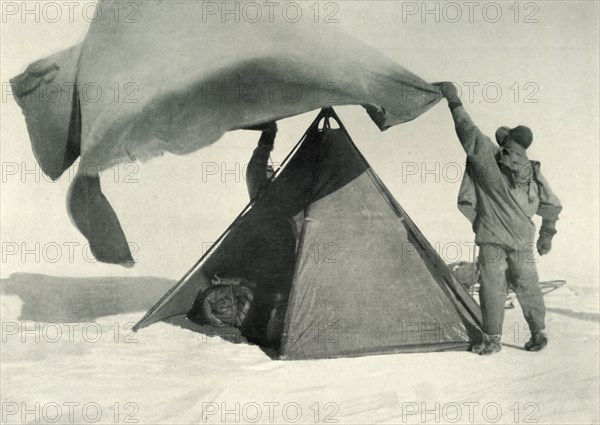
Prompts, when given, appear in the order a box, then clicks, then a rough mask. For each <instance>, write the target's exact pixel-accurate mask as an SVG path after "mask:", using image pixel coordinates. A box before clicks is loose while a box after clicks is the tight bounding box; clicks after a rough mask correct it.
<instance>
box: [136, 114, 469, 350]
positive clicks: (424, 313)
mask: <svg viewBox="0 0 600 425" xmlns="http://www.w3.org/2000/svg"><path fill="white" fill-rule="evenodd" d="M329 116H332V117H333V118H332V119H336V120H337V121H338V122H339V118H337V116H336V115H335V112H333V110H331V109H325V110H323V111H322V112H321V114H320V115H319V117H318V118H317V119H316V120H315V122H314V123H313V125H312V126H311V127H310V128H309V130H308V131H307V133H306V135H305V137H304V139H303V141H302V142H301V143H300V145H299V147H298V148H297V150H296V151H295V152H294V153H293V155H292V157H291V159H290V160H289V162H288V163H287V164H286V165H285V166H284V168H283V170H282V171H281V172H280V173H279V174H278V175H277V177H276V178H275V180H274V181H273V182H272V183H271V185H270V186H269V187H268V188H267V189H266V190H265V191H264V192H263V194H262V195H261V196H260V197H259V198H258V200H257V201H255V203H254V204H253V205H250V206H249V208H247V210H246V211H245V212H243V213H242V214H241V215H240V217H239V218H238V219H237V220H236V221H235V222H234V223H233V224H232V225H231V226H230V228H229V230H228V231H227V232H226V233H225V234H224V237H223V238H222V239H221V240H220V242H218V243H217V244H215V246H214V249H213V250H212V251H210V252H209V253H207V255H206V256H205V257H204V258H203V259H201V260H200V261H199V262H198V263H197V264H196V265H195V266H194V267H193V268H192V269H191V270H190V272H189V273H188V274H187V275H186V276H185V277H184V278H183V279H182V280H181V281H180V282H179V283H178V284H177V285H175V286H174V287H173V288H172V289H171V291H169V292H168V293H167V294H166V295H165V296H164V297H163V298H162V299H161V300H160V301H159V302H158V303H157V304H156V305H155V306H154V307H153V308H152V309H150V311H149V312H148V313H147V314H146V316H145V317H144V318H143V319H142V320H141V321H140V322H139V323H138V324H137V325H136V327H135V329H136V330H139V329H141V328H143V327H145V326H148V325H150V324H152V323H155V322H157V321H160V320H164V319H169V318H173V317H176V316H180V315H186V314H188V313H189V312H190V310H191V309H192V306H193V304H194V300H195V298H196V296H197V294H198V293H199V292H200V291H202V290H204V289H205V288H207V287H208V285H209V284H210V279H211V277H212V276H213V275H214V274H216V273H222V272H223V271H227V270H230V269H232V268H233V269H234V270H235V272H243V270H244V269H246V268H248V267H250V268H251V267H252V265H253V264H256V261H255V260H256V256H257V255H260V254H257V253H256V251H257V250H256V247H257V242H256V241H257V240H260V238H258V239H257V238H256V237H255V235H256V234H259V233H260V232H261V231H264V232H269V230H268V229H265V228H264V227H262V226H263V224H264V223H271V222H276V220H280V222H284V221H287V222H288V223H292V224H290V226H293V227H295V231H297V232H298V238H297V248H296V250H295V255H293V257H292V259H291V260H290V259H289V258H285V257H289V255H286V254H283V252H288V253H289V252H290V251H289V249H288V250H285V249H284V250H279V249H275V250H273V252H275V253H278V254H277V255H275V254H273V257H271V258H272V262H271V264H273V266H274V267H275V268H277V267H281V265H282V264H284V265H286V266H284V267H287V265H289V266H291V267H292V270H293V274H292V275H290V276H289V277H287V279H289V284H290V286H291V294H290V297H289V300H288V305H287V311H286V315H285V324H284V330H283V335H282V338H281V342H280V344H279V352H278V357H279V358H281V359H308V358H323V357H325V358H329V357H342V356H357V355H366V354H380V353H386V352H412V351H440V350H452V349H466V348H467V347H468V345H469V344H470V343H472V342H473V340H477V339H478V338H479V337H480V332H481V331H480V323H481V319H480V310H479V306H478V305H477V304H476V303H475V301H474V300H473V299H472V298H471V296H470V295H469V294H468V293H467V292H466V291H465V290H464V288H463V287H462V286H461V285H460V284H458V283H457V282H456V281H455V280H454V279H453V277H452V275H451V273H450V270H449V269H448V267H447V266H446V264H445V263H444V262H443V260H442V259H441V258H440V257H439V255H438V254H437V253H436V252H435V251H434V249H433V248H432V247H431V245H430V244H429V243H428V242H427V240H426V239H425V238H424V236H423V235H422V234H421V232H420V231H419V229H418V228H417V227H416V226H415V224H414V223H413V222H412V220H411V219H410V218H409V217H408V215H407V214H406V212H405V211H404V210H403V209H402V208H401V206H400V205H399V204H398V203H397V202H396V200H395V199H394V198H393V196H392V195H391V194H390V193H389V191H388V190H387V189H386V188H385V186H384V185H383V183H382V182H381V181H380V180H379V178H378V177H377V175H376V174H375V172H374V171H373V170H372V169H371V168H370V166H369V165H368V163H367V162H366V160H365V159H364V158H363V157H362V155H361V154H360V152H359V151H358V149H357V148H356V146H355V145H354V144H353V142H352V141H351V139H350V137H349V135H348V133H347V132H346V130H345V128H344V127H343V126H341V128H339V129H333V128H328V127H327V126H325V127H324V128H323V129H319V127H318V122H319V121H321V120H328V119H329V118H328V117H329ZM284 227H285V226H284ZM284 239H285V238H284ZM287 241H288V242H289V239H287ZM258 244H260V242H258ZM271 248H272V246H271ZM232 252H234V253H236V254H238V255H232V254H231V253H232ZM278 276H280V278H281V279H282V281H285V280H286V278H285V277H283V275H282V274H281V273H280V274H278ZM259 284H260V283H259Z"/></svg>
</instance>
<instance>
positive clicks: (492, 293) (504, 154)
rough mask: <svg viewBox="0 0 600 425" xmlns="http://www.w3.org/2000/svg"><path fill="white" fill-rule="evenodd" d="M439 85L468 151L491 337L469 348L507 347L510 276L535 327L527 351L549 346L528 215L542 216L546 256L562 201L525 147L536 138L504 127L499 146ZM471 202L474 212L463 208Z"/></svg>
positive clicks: (540, 246)
mask: <svg viewBox="0 0 600 425" xmlns="http://www.w3.org/2000/svg"><path fill="white" fill-rule="evenodd" d="M440 87H441V90H442V94H443V95H444V97H445V98H446V99H447V100H448V106H449V108H450V110H451V112H452V117H453V119H454V123H455V127H456V134H457V135H458V139H459V141H460V143H461V144H462V146H463V149H464V150H465V152H466V153H467V161H468V163H469V167H468V169H469V175H468V176H467V177H468V178H469V179H470V180H471V182H470V185H471V187H472V198H471V199H470V201H469V200H467V201H466V203H467V204H468V205H467V208H466V210H465V208H464V207H465V205H463V208H461V210H462V211H463V213H465V215H467V217H469V219H470V220H471V222H472V223H473V231H474V232H475V243H476V244H477V245H478V246H479V248H480V249H479V265H480V270H481V289H480V301H481V310H482V314H483V326H484V331H485V334H486V335H485V338H484V341H483V342H482V343H481V344H479V345H476V346H474V347H473V348H472V351H473V352H474V353H477V354H481V355H489V354H493V353H497V352H498V351H500V350H501V349H502V343H501V337H502V324H503V321H504V301H505V299H506V293H507V282H510V283H511V284H512V285H513V286H514V290H515V293H516V295H517V299H518V300H519V303H520V304H521V308H522V309H523V315H524V316H525V320H526V321H527V323H528V324H529V329H530V330H531V339H530V340H529V341H528V342H527V343H526V344H525V349H526V350H527V351H539V350H541V349H543V348H544V347H545V346H546V345H547V343H548V338H547V336H546V334H545V332H544V330H545V323H544V318H545V312H546V309H545V306H544V299H543V296H542V292H541V290H540V286H539V281H538V273H537V269H536V265H535V261H536V260H535V259H534V247H533V241H534V238H535V225H534V223H533V221H532V219H531V218H532V217H533V216H534V215H535V214H538V215H540V216H541V217H542V226H541V228H540V232H539V238H538V240H537V250H538V252H539V254H540V255H545V254H547V253H548V252H550V249H551V248H552V237H553V236H554V235H555V234H556V227H555V223H556V221H557V220H558V215H559V213H560V211H561V210H562V206H561V204H560V201H559V199H558V198H557V197H556V195H554V193H552V190H551V189H550V186H549V185H548V182H547V181H546V179H545V178H544V177H543V176H542V175H541V173H540V163H539V162H536V161H530V160H529V159H528V158H527V153H526V150H527V148H528V147H529V146H530V145H531V143H532V141H533V134H532V132H531V130H530V129H529V128H527V127H525V126H518V127H515V128H513V129H509V128H508V127H501V128H500V129H498V131H497V132H496V140H497V141H498V143H499V145H500V146H497V145H495V144H494V143H493V142H492V141H491V140H490V138H489V137H487V136H485V135H484V134H483V133H482V132H481V131H480V130H479V128H478V127H477V126H476V125H475V124H474V123H473V121H472V120H471V117H470V116H469V114H468V113H467V111H466V110H465V108H464V107H463V106H462V103H461V101H460V98H459V96H458V93H457V90H456V87H455V86H454V85H453V84H452V83H450V82H444V83H441V84H440ZM463 186H464V185H463ZM463 189H464V187H463V188H461V192H462V191H463ZM467 191H468V190H467ZM468 207H470V209H471V213H468V212H466V211H468V210H469V208H468Z"/></svg>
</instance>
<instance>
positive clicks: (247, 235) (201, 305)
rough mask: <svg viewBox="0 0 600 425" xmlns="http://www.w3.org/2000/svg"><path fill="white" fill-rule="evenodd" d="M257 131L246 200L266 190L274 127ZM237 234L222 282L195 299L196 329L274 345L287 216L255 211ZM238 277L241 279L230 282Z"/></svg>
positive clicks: (286, 270) (288, 252) (289, 258)
mask: <svg viewBox="0 0 600 425" xmlns="http://www.w3.org/2000/svg"><path fill="white" fill-rule="evenodd" d="M248 130H259V131H262V134H261V137H260V139H259V141H258V146H257V147H256V148H255V149H254V152H253V154H252V157H251V159H250V162H249V164H248V167H247V172H246V184H247V188H248V195H249V197H250V200H251V201H255V200H256V199H258V197H259V196H260V194H261V193H262V192H263V191H264V190H265V189H266V188H267V187H268V186H269V184H270V182H271V179H272V177H273V174H274V173H273V169H272V168H271V167H270V166H269V165H268V161H269V156H270V153H271V151H272V150H273V146H274V142H275V136H276V134H277V124H276V123H275V122H270V123H267V124H264V125H260V126H255V127H251V128H248ZM260 211H262V213H263V215H262V216H255V217H253V220H251V221H249V224H250V225H248V226H243V227H242V228H241V229H239V230H238V231H239V232H242V233H243V237H241V238H240V239H239V240H240V241H241V242H240V244H241V245H240V246H235V247H234V248H235V251H236V252H235V253H233V255H231V256H229V257H227V261H225V262H224V264H223V265H222V269H221V270H219V275H220V276H223V278H218V279H216V280H215V279H213V283H212V286H211V287H209V288H207V289H206V290H205V291H204V292H203V293H201V294H199V295H198V298H197V304H196V307H194V308H193V309H192V311H196V312H197V313H196V314H197V315H195V314H192V317H193V318H196V319H197V320H198V321H199V322H201V323H202V324H210V325H213V326H233V327H237V328H239V329H240V330H241V333H242V335H244V336H245V337H246V338H248V340H249V341H250V342H253V343H256V344H259V345H261V346H276V345H277V344H278V342H279V340H280V336H281V332H282V330H283V329H282V327H283V320H284V317H285V308H286V306H287V299H288V295H289V290H290V286H291V282H292V277H293V271H294V264H295V250H296V240H297V235H296V232H295V227H294V225H293V224H292V222H291V220H290V219H289V218H288V217H285V216H282V215H281V213H277V209H275V210H271V209H264V208H263V209H261V210H260ZM231 276H243V277H231Z"/></svg>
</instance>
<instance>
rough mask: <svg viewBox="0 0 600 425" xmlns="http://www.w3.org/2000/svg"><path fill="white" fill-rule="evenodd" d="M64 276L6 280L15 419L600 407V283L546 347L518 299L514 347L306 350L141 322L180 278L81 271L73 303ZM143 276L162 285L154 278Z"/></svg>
mask: <svg viewBox="0 0 600 425" xmlns="http://www.w3.org/2000/svg"><path fill="white" fill-rule="evenodd" d="M48 279H50V280H48ZM15 280H18V282H19V285H15V282H14V281H15ZM49 282H50V283H49ZM56 282H57V279H51V278H47V277H45V276H41V275H13V276H11V277H10V278H9V279H5V280H4V281H3V282H2V296H1V301H2V352H1V372H2V396H1V397H2V422H3V423H141V424H150V423H172V424H188V423H278V424H281V423H284V424H287V423H355V424H366V423H393V424H401V423H597V422H598V421H599V420H600V414H599V395H598V389H599V387H600V382H599V364H600V363H599V352H598V350H599V346H598V340H599V337H600V335H599V313H600V311H599V309H598V291H597V289H595V288H594V287H597V285H589V282H587V284H586V285H585V287H583V285H582V287H579V286H577V285H576V282H568V284H567V285H566V286H564V287H562V288H561V289H558V290H556V291H554V292H552V293H551V294H548V295H547V296H546V297H545V298H546V303H547V307H548V315H547V327H548V333H549V337H550V345H549V346H548V347H547V349H546V350H544V351H542V352H539V353H528V352H526V351H524V350H523V349H522V346H523V343H524V342H525V341H526V340H527V339H528V332H527V331H526V330H525V329H524V321H523V318H522V316H521V311H520V309H519V308H518V306H517V308H515V309H514V310H507V312H506V313H507V314H506V323H505V325H506V328H505V330H504V337H503V342H504V348H503V350H502V352H501V353H499V354H497V355H495V356H492V357H479V356H476V355H473V354H470V353H468V352H445V353H422V354H398V355H381V356H371V357H359V358H350V359H334V360H311V361H292V362H284V361H274V360H271V359H270V358H269V357H268V356H267V355H266V354H264V353H263V351H261V350H260V349H259V348H258V347H256V346H250V345H245V344H232V343H228V342H223V341H222V340H221V339H220V338H218V337H206V336H204V335H202V334H198V333H194V332H191V331H189V330H185V329H181V328H178V327H174V326H172V325H169V324H166V323H159V324H156V325H153V326H151V327H149V328H146V329H143V330H142V331H140V332H138V333H137V334H131V331H130V326H131V324H132V323H134V322H136V321H137V320H138V319H139V318H140V317H141V314H142V312H143V310H144V309H145V308H146V307H147V306H149V305H151V304H152V303H153V302H154V301H156V299H157V296H158V295H160V293H161V292H162V291H163V289H166V288H167V287H169V286H170V284H172V282H171V281H168V280H165V279H155V281H154V282H153V283H152V279H150V278H147V279H145V280H144V279H142V280H138V281H136V280H135V279H129V280H128V279H124V280H123V281H119V280H118V279H116V278H112V279H110V282H108V286H103V285H98V282H99V281H98V279H97V278H96V280H93V281H92V282H91V283H90V280H89V279H87V280H86V279H81V280H79V281H78V280H77V279H72V280H69V281H68V282H67V283H65V284H66V285H67V286H68V292H69V293H71V294H74V295H73V296H72V297H71V298H66V297H63V299H64V300H65V301H64V302H63V303H62V304H61V303H56V302H55V300H52V302H50V300H49V295H48V294H50V293H52V292H53V289H55V288H53V286H52V285H56ZM92 284H93V285H92ZM141 284H143V285H145V287H147V288H148V287H150V288H152V289H151V290H146V291H140V290H139V289H140V288H141V286H140V285H141ZM111 285H118V286H119V287H121V288H124V287H126V288H128V289H126V290H124V289H121V293H120V294H119V297H120V298H121V299H123V300H129V301H127V302H121V303H119V304H115V303H114V302H113V303H112V304H111V305H112V306H113V307H111V308H112V309H113V310H111V311H108V310H104V311H103V309H102V307H101V306H102V305H109V303H107V302H106V301H107V299H106V297H108V296H112V297H114V295H111V291H110V288H111ZM93 286H96V287H98V286H100V287H102V288H104V289H102V290H94V289H93ZM61 292H62V291H61ZM54 293H56V292H54ZM62 293H63V294H65V292H62ZM132 296H135V299H134V298H132ZM51 304H52V305H53V307H50V305H51ZM115 305H118V311H115V310H114V308H115V307H114V306H115ZM135 310H139V311H135ZM104 313H108V314H110V315H104V316H102V314H104ZM57 318H58V320H56V319H57ZM78 318H79V319H78ZM51 322H56V323H51Z"/></svg>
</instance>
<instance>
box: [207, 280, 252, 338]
mask: <svg viewBox="0 0 600 425" xmlns="http://www.w3.org/2000/svg"><path fill="white" fill-rule="evenodd" d="M252 299H253V295H252V290H251V289H250V288H248V287H246V286H242V285H235V284H222V285H215V286H211V287H210V288H208V289H207V290H206V291H204V292H203V293H202V313H203V316H204V317H203V319H204V320H203V321H204V322H206V323H208V324H211V325H213V326H235V327H237V328H239V327H240V326H242V323H243V322H244V319H245V318H246V314H248V310H249V309H250V304H251V302H252Z"/></svg>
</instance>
